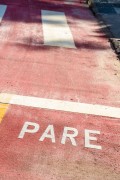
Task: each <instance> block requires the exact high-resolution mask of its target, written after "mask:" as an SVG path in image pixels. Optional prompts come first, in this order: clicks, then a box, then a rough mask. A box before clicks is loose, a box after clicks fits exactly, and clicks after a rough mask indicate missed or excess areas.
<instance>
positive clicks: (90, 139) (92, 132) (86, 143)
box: [85, 129, 102, 150]
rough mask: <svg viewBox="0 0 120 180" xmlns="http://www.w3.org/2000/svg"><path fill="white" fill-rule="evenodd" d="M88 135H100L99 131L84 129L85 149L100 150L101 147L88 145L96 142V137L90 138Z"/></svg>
mask: <svg viewBox="0 0 120 180" xmlns="http://www.w3.org/2000/svg"><path fill="white" fill-rule="evenodd" d="M90 134H100V131H95V130H87V129H85V147H87V148H93V149H100V150H101V149H102V147H101V146H98V145H93V144H91V143H90V141H97V138H96V137H93V136H90Z"/></svg>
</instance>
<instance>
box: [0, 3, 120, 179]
mask: <svg viewBox="0 0 120 180" xmlns="http://www.w3.org/2000/svg"><path fill="white" fill-rule="evenodd" d="M0 2H2V3H5V1H4V2H3V1H0ZM29 2H30V3H29V6H28V5H27V3H28V1H26V2H25V1H24V2H23V4H21V3H20V2H17V3H16V1H12V4H11V3H10V1H6V4H8V6H7V10H6V13H5V15H4V17H3V19H2V23H1V27H0V42H1V44H0V66H1V70H0V92H1V93H5V94H16V95H20V96H32V97H38V98H45V99H48V101H49V99H53V100H64V101H68V102H78V103H79V102H80V103H86V104H99V105H108V106H110V107H111V106H112V107H116V108H117V107H118V108H119V107H120V88H119V87H120V81H119V77H120V66H119V63H118V61H117V60H116V56H115V54H114V52H113V51H112V50H111V47H110V44H109V42H108V40H107V38H106V37H105V35H104V33H102V32H101V27H100V26H99V25H98V23H97V21H96V19H95V17H94V16H93V15H92V14H91V12H90V11H89V10H88V8H87V7H86V5H82V4H74V5H67V4H65V3H63V1H62V3H59V2H53V1H51V2H47V1H42V2H38V1H29ZM25 3H26V4H25ZM43 10H44V11H47V12H48V11H54V12H56V11H57V12H62V13H65V16H66V18H67V23H68V26H69V28H70V30H71V33H72V36H73V40H74V43H75V47H76V48H63V47H55V46H48V45H45V44H44V33H43V22H42V17H41V16H42V11H43ZM47 23H48V24H50V22H47ZM55 23H58V22H55ZM62 23H63V22H61V26H62V25H63V24H62ZM58 26H59V24H58ZM64 43H66V42H64ZM0 96H1V94H0ZM8 99H9V98H8ZM8 99H7V100H6V102H5V101H2V100H1V98H0V102H1V107H2V108H1V107H0V122H1V124H0V137H1V138H0V140H1V143H0V147H1V158H0V179H5V180H6V179H12V180H13V179H40V180H43V179H44V180H49V179H58V180H59V179H61V180H62V179H65V180H67V179H70V180H72V179H75V180H77V179H78V180H80V179H85V180H88V179H93V180H96V179H98V180H101V179H108V180H114V179H115V180H116V179H119V178H120V176H119V172H120V168H119V167H120V155H119V152H120V141H119V137H120V128H119V125H120V124H119V118H116V117H114V116H113V117H109V116H108V117H107V115H106V117H105V116H102V115H101V116H100V115H98V116H97V115H89V113H75V112H74V113H73V111H72V110H71V112H64V111H58V110H50V109H44V108H35V107H34V106H33V107H27V106H21V105H20V104H19V105H14V104H11V103H10V101H9V100H8ZM26 101H27V100H26ZM31 104H32V102H31ZM31 106H32V105H31ZM56 106H57V105H56ZM1 109H2V110H1ZM56 109H57V108H56ZM58 109H59V108H58ZM93 114H94V113H93Z"/></svg>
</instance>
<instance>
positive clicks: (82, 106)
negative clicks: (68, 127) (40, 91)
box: [0, 93, 120, 120]
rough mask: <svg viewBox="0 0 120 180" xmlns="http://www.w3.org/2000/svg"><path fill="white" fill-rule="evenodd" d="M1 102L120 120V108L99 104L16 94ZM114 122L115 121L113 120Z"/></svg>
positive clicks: (1, 97)
mask: <svg viewBox="0 0 120 180" xmlns="http://www.w3.org/2000/svg"><path fill="white" fill-rule="evenodd" d="M0 102H1V103H7V104H14V105H21V106H28V107H35V108H43V109H50V110H57V111H66V112H73V113H82V114H90V115H96V116H105V117H111V118H120V108H117V107H110V106H104V105H97V104H86V103H79V102H69V101H63V100H54V99H44V98H38V97H31V96H21V95H14V94H5V93H1V94H0ZM111 120H113V119H111Z"/></svg>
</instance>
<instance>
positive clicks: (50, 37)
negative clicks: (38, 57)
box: [41, 10, 76, 48]
mask: <svg viewBox="0 0 120 180" xmlns="http://www.w3.org/2000/svg"><path fill="white" fill-rule="evenodd" d="M41 13H42V26H43V35H44V45H48V46H58V47H65V48H76V47H75V43H74V40H73V36H72V33H71V30H70V28H69V26H68V24H67V19H66V16H65V13H64V12H58V11H47V10H42V12H41Z"/></svg>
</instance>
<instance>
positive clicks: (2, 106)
mask: <svg viewBox="0 0 120 180" xmlns="http://www.w3.org/2000/svg"><path fill="white" fill-rule="evenodd" d="M8 106H9V104H0V123H1V122H2V119H3V117H4V115H5V113H6V110H7V108H8Z"/></svg>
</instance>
